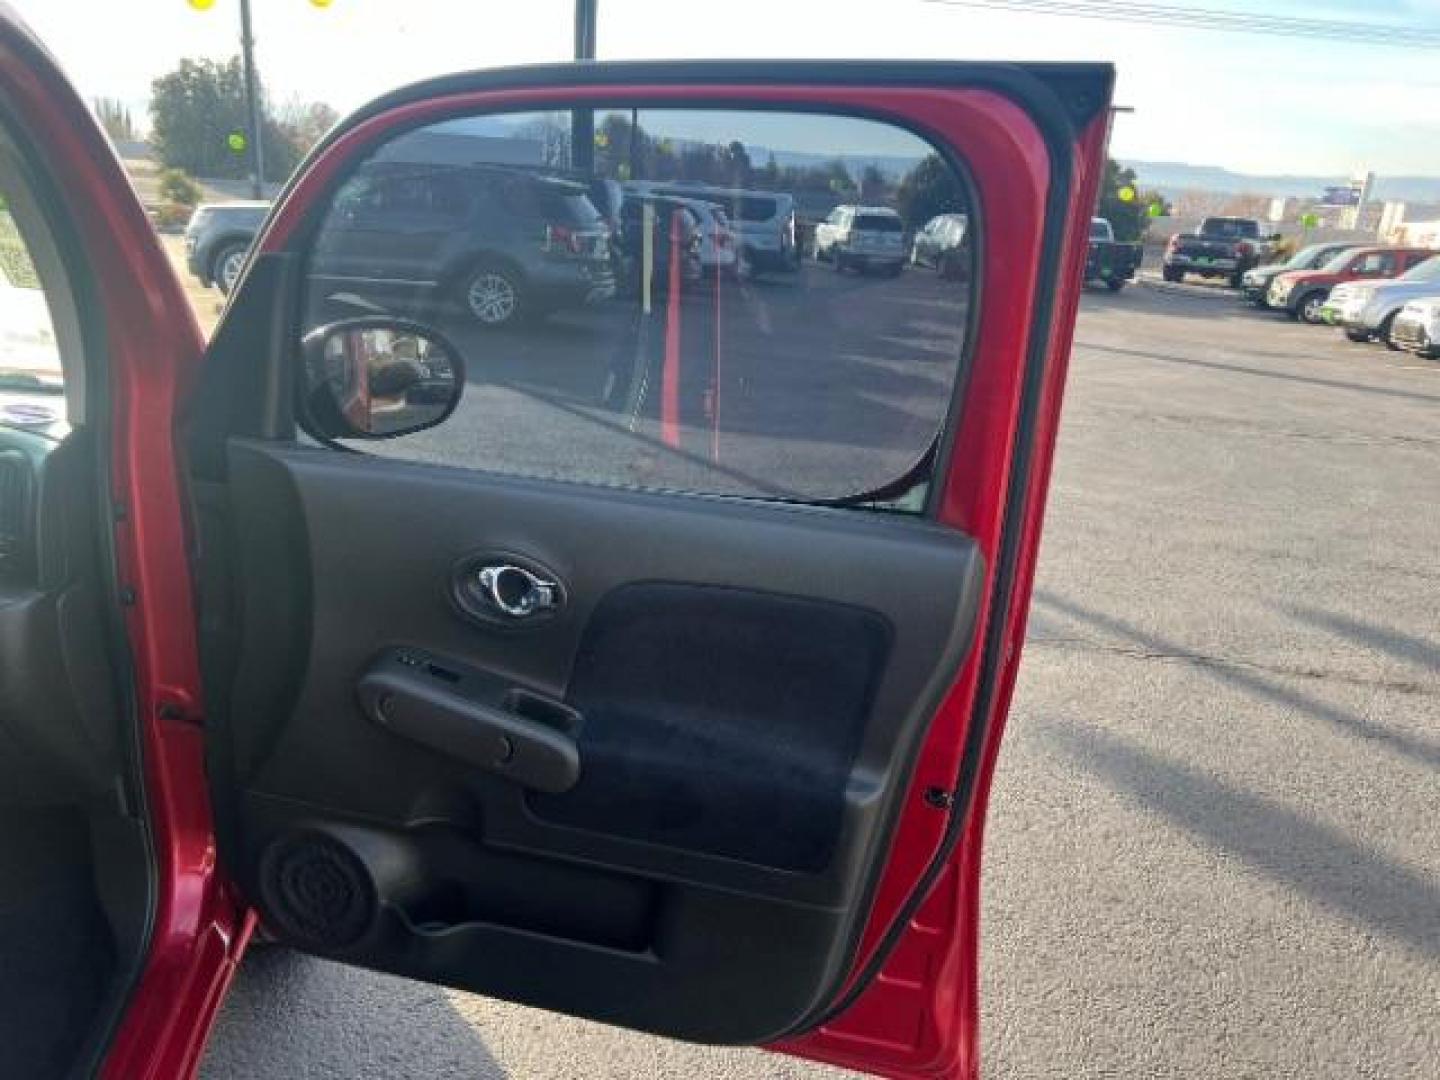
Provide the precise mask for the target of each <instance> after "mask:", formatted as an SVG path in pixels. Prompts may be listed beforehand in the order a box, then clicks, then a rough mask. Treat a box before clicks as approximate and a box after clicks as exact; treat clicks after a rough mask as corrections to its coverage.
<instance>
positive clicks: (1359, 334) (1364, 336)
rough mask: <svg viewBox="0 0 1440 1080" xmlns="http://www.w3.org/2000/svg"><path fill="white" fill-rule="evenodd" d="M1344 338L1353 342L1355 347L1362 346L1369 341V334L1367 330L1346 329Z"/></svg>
mask: <svg viewBox="0 0 1440 1080" xmlns="http://www.w3.org/2000/svg"><path fill="white" fill-rule="evenodd" d="M1345 336H1346V337H1347V338H1349V339H1350V340H1351V341H1353V342H1355V344H1356V345H1363V344H1365V342H1367V341H1369V340H1370V332H1369V331H1368V330H1351V329H1349V328H1348V327H1347V328H1346V330H1345Z"/></svg>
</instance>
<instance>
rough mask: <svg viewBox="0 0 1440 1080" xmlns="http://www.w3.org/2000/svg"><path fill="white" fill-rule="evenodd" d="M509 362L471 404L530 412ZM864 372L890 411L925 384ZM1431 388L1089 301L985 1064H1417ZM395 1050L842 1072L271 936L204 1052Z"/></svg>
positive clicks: (1176, 310) (359, 1058) (492, 1061)
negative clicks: (536, 1005) (495, 996)
mask: <svg viewBox="0 0 1440 1080" xmlns="http://www.w3.org/2000/svg"><path fill="white" fill-rule="evenodd" d="M907 277H908V275H907ZM861 283H862V282H861V279H854V278H845V279H840V281H839V283H838V284H837V283H836V279H834V278H833V277H830V278H826V279H825V280H823V281H821V282H820V283H819V284H820V285H821V286H823V287H824V288H825V289H832V288H844V289H847V290H852V291H853V290H854V289H856V288H858V287H859V286H860V284H861ZM863 284H864V285H865V286H866V288H867V296H872V297H873V300H874V302H876V303H880V302H882V301H883V298H884V297H886V296H897V295H898V294H891V293H889V292H887V290H891V289H896V290H899V289H905V288H910V289H918V288H921V287H923V286H922V283H920V282H918V281H917V282H913V283H907V282H906V279H905V278H902V279H900V280H899V281H896V282H881V281H878V280H877V281H874V282H864V283H863ZM777 293H778V290H777V291H776V292H775V293H771V294H767V303H769V304H770V305H771V307H772V308H773V305H774V301H773V299H769V297H771V296H773V295H776V294H777ZM211 295H212V296H213V294H211ZM847 302H853V297H852V298H851V300H850V301H847ZM867 302H869V301H868V300H867ZM771 314H772V315H773V314H774V311H773V310H772V311H771ZM782 321H783V320H782ZM889 336H890V337H894V338H900V339H903V338H904V337H905V335H904V334H903V333H896V334H892V335H889ZM523 359H524V357H523V356H522V355H520V354H518V353H511V354H510V355H509V359H507V360H506V361H505V363H508V364H512V365H518V366H517V367H516V369H515V371H514V373H513V374H514V377H513V378H512V379H511V380H510V381H509V382H508V383H506V382H504V381H503V380H501V379H498V378H495V377H493V376H494V374H495V373H493V372H492V373H491V376H492V377H490V378H487V379H486V380H485V382H484V386H485V387H487V388H488V389H486V390H485V391H484V393H483V394H480V395H476V396H475V398H474V400H475V401H476V402H477V403H478V402H479V401H481V400H483V399H484V396H485V395H486V394H490V395H495V400H496V401H499V400H500V399H501V392H502V391H503V392H504V395H503V396H504V399H505V400H508V401H509V402H510V403H511V406H512V407H513V408H515V409H519V410H521V411H522V412H523V411H524V410H527V409H535V408H545V409H551V408H555V407H556V406H555V404H554V403H553V402H547V401H545V400H544V399H542V398H540V397H539V396H538V395H536V394H533V393H532V394H524V393H517V392H516V386H517V385H519V386H520V388H521V389H524V385H523V384H524V381H525V380H526V379H529V380H532V381H533V380H534V379H535V378H537V372H540V373H543V371H544V370H545V369H544V366H543V363H542V364H540V365H539V366H538V367H537V366H536V364H534V363H532V364H530V365H529V366H524V365H523V364H521V361H522V360H523ZM808 359H809V360H811V361H812V362H813V360H814V354H811V356H810V357H808ZM877 370H878V371H879V376H877V377H885V378H886V379H887V380H888V381H887V382H886V383H885V385H884V386H883V388H877V389H876V391H875V392H876V394H877V396H878V397H879V398H881V399H882V400H884V401H885V403H886V404H887V406H889V407H890V408H892V409H895V410H896V411H897V412H898V413H901V414H907V415H908V414H910V413H913V411H914V409H915V408H916V407H917V404H918V403H919V402H920V401H922V400H924V399H925V398H926V396H927V393H929V394H933V390H932V389H931V388H929V387H927V386H926V385H925V384H923V383H919V384H917V383H914V382H913V381H906V380H904V379H902V378H899V377H898V375H897V373H896V372H893V371H887V370H886V368H885V365H884V364H883V363H882V364H881V365H879V367H878V368H877ZM901 374H903V373H901ZM757 376H758V373H757ZM531 389H533V387H532V388H531ZM551 390H552V391H553V390H554V388H553V387H552V388H551ZM552 396H553V394H552ZM577 396H583V395H577ZM761 400H763V396H762V398H761ZM536 402H539V404H536ZM561 404H563V405H567V406H570V408H571V413H572V414H573V413H574V412H575V407H574V406H573V402H570V401H568V400H564V399H562V400H561ZM1437 407H1440V364H1436V363H1429V362H1425V361H1418V360H1415V359H1414V358H1412V357H1409V356H1406V355H1405V354H1401V353H1392V352H1388V351H1387V350H1385V349H1384V348H1382V347H1362V346H1357V345H1352V344H1350V343H1348V342H1346V341H1345V340H1344V339H1343V338H1342V337H1341V335H1340V334H1339V333H1338V332H1337V331H1333V330H1320V329H1317V328H1314V327H1304V326H1299V325H1295V324H1293V323H1290V322H1288V321H1286V320H1284V319H1281V318H1277V317H1272V316H1268V315H1265V314H1262V313H1256V312H1251V311H1247V310H1244V309H1242V308H1240V307H1239V306H1238V304H1236V303H1235V302H1234V301H1233V299H1231V298H1230V297H1229V296H1227V295H1224V294H1223V293H1221V292H1220V290H1218V289H1214V288H1210V287H1206V286H1198V287H1190V286H1182V287H1178V288H1172V287H1168V286H1167V287H1152V286H1150V285H1148V284H1142V285H1140V286H1137V287H1135V288H1133V289H1128V290H1126V291H1125V292H1123V293H1120V294H1118V295H1113V296H1112V295H1108V294H1099V293H1090V294H1088V295H1087V297H1086V299H1085V302H1084V305H1083V309H1082V314H1081V318H1080V323H1079V327H1078V330H1077V344H1076V348H1075V352H1074V359H1073V363H1072V372H1071V382H1070V389H1069V396H1068V398H1067V404H1066V412H1065V419H1064V424H1063V428H1062V435H1061V445H1060V452H1059V459H1058V462H1057V468H1056V474H1055V480H1054V487H1053V490H1052V497H1051V510H1050V516H1049V519H1048V524H1047V528H1046V537H1045V543H1044V547H1043V551H1042V558H1041V567H1040V577H1039V581H1038V586H1037V598H1036V604H1035V608H1034V611H1033V614H1032V618H1031V626H1030V644H1029V647H1028V648H1027V652H1026V657H1025V662H1024V665H1023V667H1022V671H1021V685H1020V688H1019V691H1018V693H1017V698H1016V705H1015V709H1014V711H1013V713H1012V717H1011V722H1010V723H1011V727H1010V732H1009V736H1008V742H1007V745H1006V749H1005V751H1004V753H1003V755H1002V759H1001V765H1000V770H999V772H998V774H997V780H996V789H995V792H994V797H993V805H992V817H991V827H990V830H989V844H990V848H989V853H990V854H989V862H988V864H987V880H986V889H987V893H986V909H985V921H984V924H983V933H984V947H983V950H982V956H983V962H982V967H983V971H984V976H983V977H984V983H985V986H984V991H985V992H984V996H983V1003H984V1004H983V1008H984V1054H985V1070H986V1074H987V1075H989V1076H996V1077H1015V1078H1021V1077H1026V1078H1028V1077H1048V1076H1055V1077H1062V1076H1063V1077H1075V1076H1177V1077H1178V1076H1187V1077H1188V1076H1269V1077H1279V1076H1285V1077H1288V1076H1295V1077H1302V1076H1303V1077H1352V1076H1374V1077H1387V1078H1410V1077H1413V1078H1420V1077H1428V1076H1431V1075H1433V1062H1434V1061H1435V1060H1440V1032H1437V1029H1436V1025H1435V1023H1434V1017H1435V1015H1436V1013H1437V1011H1440V944H1437V943H1440V833H1437V831H1436V830H1435V829H1434V828H1433V823H1434V822H1435V821H1436V820H1437V818H1440V785H1437V784H1436V783H1435V773H1436V769H1437V767H1440V644H1437V642H1440V615H1437V610H1436V605H1435V602H1434V597H1435V595H1436V591H1437V589H1440V564H1437V562H1436V559H1435V552H1436V551H1437V550H1440V431H1437V429H1440V425H1437V424H1436V422H1435V417H1436V411H1437ZM579 411H580V412H581V413H582V414H585V415H584V416H582V418H581V419H580V420H578V421H577V423H579V424H580V425H581V426H582V427H584V428H594V429H597V430H600V429H602V428H603V425H600V424H599V423H598V422H597V420H598V419H599V418H598V417H597V416H596V414H595V413H594V411H593V410H588V409H586V408H581V409H580V410H579ZM519 418H520V417H518V416H517V417H509V416H508V415H507V414H502V421H501V422H504V423H509V422H510V421H511V420H513V419H519ZM457 419H459V418H457ZM476 419H477V421H478V420H479V417H478V416H477V418H476ZM702 419H703V418H702ZM824 422H825V421H824V420H823V418H817V420H816V423H817V424H821V423H824ZM696 426H697V429H698V427H700V426H703V425H700V424H697V425H696ZM440 430H443V428H442V429H437V432H436V437H439V431H440ZM453 430H454V431H456V432H459V431H461V430H470V431H472V432H474V433H475V434H474V436H473V438H474V439H475V440H476V446H477V448H480V449H483V448H484V446H485V445H487V444H486V443H485V442H484V440H487V439H489V438H491V437H493V436H491V435H487V434H485V433H484V429H483V428H482V427H481V425H480V424H479V423H478V422H477V423H476V424H473V425H461V426H457V427H456V428H455V429H453ZM604 430H607V431H608V430H609V429H604ZM631 434H632V435H633V433H631ZM642 434H643V432H642ZM821 434H823V432H822V433H821ZM830 434H831V435H833V434H834V432H830ZM452 437H460V436H458V435H455V436H452ZM631 441H633V439H632V438H631V436H630V435H627V436H626V437H625V439H624V440H621V441H619V442H614V441H611V440H610V436H609V435H606V436H604V437H603V438H599V441H598V442H597V443H596V446H597V447H598V448H599V449H600V450H601V451H604V452H614V453H616V454H617V455H619V454H622V453H624V451H623V450H622V449H621V448H622V447H624V446H627V445H628V444H629V442H631ZM817 441H818V442H826V441H828V442H830V443H834V442H836V441H837V440H835V439H828V440H826V439H819V438H817ZM698 445H699V446H700V456H701V457H702V458H703V449H704V444H703V441H702V442H701V443H700V444H698ZM754 445H755V446H757V447H758V446H760V445H761V444H760V443H755V444H754ZM606 448H609V449H608V450H607V449H606ZM781 449H782V450H784V451H785V452H787V453H789V452H792V449H791V444H790V443H788V442H787V443H786V444H784V446H783V447H782V448H781ZM801 450H802V451H803V450H804V447H801ZM617 460H618V458H617ZM813 460H814V461H815V462H817V463H819V462H823V461H824V460H825V458H824V455H823V454H818V453H817V454H816V455H815V456H814V458H813ZM741 464H742V465H743V466H744V468H743V469H742V470H741V471H742V472H744V474H745V475H750V474H751V473H753V472H756V471H759V472H761V474H762V475H763V468H759V466H760V465H762V464H763V463H759V462H755V461H745V462H742V463H741ZM696 467H697V468H701V467H704V466H703V464H697V465H696ZM815 467H817V468H818V467H819V465H818V464H817V465H816V466H815ZM401 1074H406V1075H417V1076H437V1077H485V1076H502V1075H509V1076H524V1077H570V1076H578V1075H586V1076H615V1077H620V1076H626V1077H628V1076H637V1075H667V1076H669V1075H687V1076H728V1077H773V1076H796V1077H798V1076H821V1075H835V1074H834V1073H832V1072H831V1071H829V1070H825V1069H822V1068H819V1067H816V1066H810V1065H807V1064H805V1063H801V1062H794V1061H788V1060H779V1059H775V1058H772V1057H768V1056H765V1055H761V1054H757V1053H755V1052H751V1051H722V1050H715V1049H701V1048H692V1047H688V1046H685V1045H682V1044H677V1043H670V1042H664V1041H660V1040H655V1039H650V1038H646V1037H643V1036H637V1035H630V1034H626V1033H623V1032H618V1031H615V1030H612V1029H608V1028H604V1027H601V1026H599V1025H594V1024H588V1023H583V1022H579V1021H572V1020H568V1019H562V1018H555V1017H550V1016H548V1015H546V1014H543V1013H538V1012H534V1011H531V1010H527V1009H523V1008H518V1007H514V1006H508V1005H501V1004H496V1003H492V1002H488V1001H485V1000H482V999H478V998H475V997H472V996H469V995H465V994H460V993H454V992H446V991H443V990H439V989H435V988H431V987H426V986H421V985H418V984H412V983H407V982H403V981H400V980H396V979H393V978H390V977H387V976H381V975H371V974H367V973H364V972H359V971H352V970H347V969H344V968H340V967H337V966H334V965H330V964H326V963H323V962H320V961H314V960H308V959H305V958H301V957H297V956H294V955H291V954H288V953H283V952H276V953H270V954H267V953H264V952H262V953H260V954H258V955H256V956H255V957H254V958H252V959H251V960H250V961H248V962H247V966H246V969H245V970H243V971H242V973H241V975H240V979H239V987H238V991H237V993H236V994H235V996H233V997H232V998H231V1000H230V1001H229V1002H228V1003H227V1005H226V1012H225V1013H224V1015H223V1016H222V1019H221V1022H220V1026H219V1028H218V1029H217V1031H216V1033H215V1036H214V1039H213V1042H212V1046H211V1050H210V1053H209V1056H208V1059H207V1063H206V1066H205V1071H204V1075H206V1076H207V1077H211V1078H220V1077H241V1076H244V1077H287V1078H288V1077H294V1076H331V1075H334V1076H357V1077H390V1076H395V1075H401Z"/></svg>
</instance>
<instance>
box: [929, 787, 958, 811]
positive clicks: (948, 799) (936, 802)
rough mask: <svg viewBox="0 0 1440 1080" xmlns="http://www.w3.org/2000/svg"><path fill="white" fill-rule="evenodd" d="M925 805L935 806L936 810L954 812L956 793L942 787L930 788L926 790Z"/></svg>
mask: <svg viewBox="0 0 1440 1080" xmlns="http://www.w3.org/2000/svg"><path fill="white" fill-rule="evenodd" d="M925 803H926V805H927V806H933V807H934V808H935V809H936V810H953V809H954V808H955V793H954V792H953V791H946V790H945V789H944V788H941V787H928V788H926V789H925Z"/></svg>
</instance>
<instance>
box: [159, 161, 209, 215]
mask: <svg viewBox="0 0 1440 1080" xmlns="http://www.w3.org/2000/svg"><path fill="white" fill-rule="evenodd" d="M159 191H160V197H161V198H162V199H164V200H165V201H166V202H170V203H175V204H177V205H179V206H184V207H187V208H193V207H195V206H196V205H198V204H199V202H200V199H201V198H202V197H203V196H204V194H205V193H204V192H203V191H201V190H200V185H199V184H197V183H196V182H195V181H194V180H192V179H191V178H190V177H189V176H187V175H186V174H185V173H184V172H182V171H181V170H179V169H166V170H165V171H164V172H162V173H161V174H160V183H159Z"/></svg>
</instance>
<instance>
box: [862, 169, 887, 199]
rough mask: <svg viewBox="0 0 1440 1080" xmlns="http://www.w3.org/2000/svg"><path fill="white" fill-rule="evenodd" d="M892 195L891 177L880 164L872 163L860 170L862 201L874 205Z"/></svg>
mask: <svg viewBox="0 0 1440 1080" xmlns="http://www.w3.org/2000/svg"><path fill="white" fill-rule="evenodd" d="M889 195H890V178H889V177H888V176H886V175H885V174H884V173H883V172H882V171H881V170H880V167H879V166H878V165H875V164H873V163H872V164H870V165H866V166H865V168H863V169H861V170H860V201H861V202H863V203H869V204H871V205H874V204H876V203H883V202H884V201H885V200H886V198H888V197H889Z"/></svg>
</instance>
